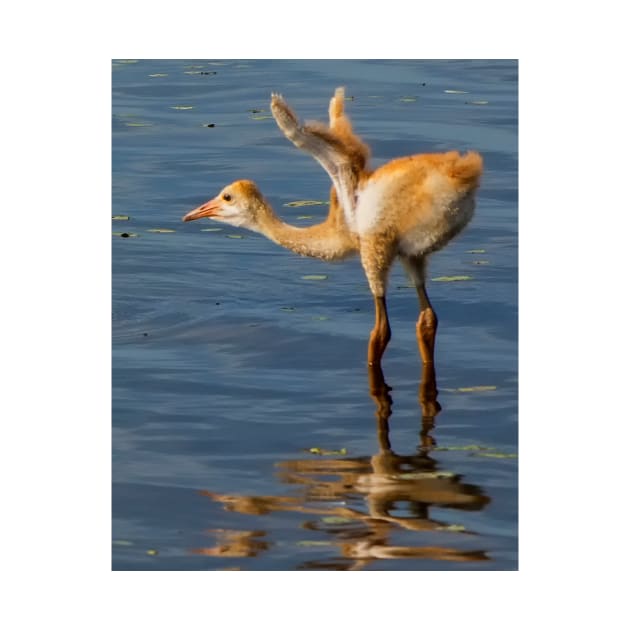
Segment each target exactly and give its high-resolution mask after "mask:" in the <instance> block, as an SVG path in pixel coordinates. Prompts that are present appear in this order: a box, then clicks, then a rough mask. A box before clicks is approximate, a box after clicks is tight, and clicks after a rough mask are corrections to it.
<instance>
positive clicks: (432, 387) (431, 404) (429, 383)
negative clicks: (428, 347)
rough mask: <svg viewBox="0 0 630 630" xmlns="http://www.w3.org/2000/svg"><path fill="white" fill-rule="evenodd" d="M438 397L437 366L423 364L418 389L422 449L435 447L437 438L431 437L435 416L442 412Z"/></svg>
mask: <svg viewBox="0 0 630 630" xmlns="http://www.w3.org/2000/svg"><path fill="white" fill-rule="evenodd" d="M437 395H438V389H437V384H436V381H435V366H434V364H433V363H423V364H422V377H421V379H420V385H419V387H418V401H419V402H420V408H421V409H422V428H421V430H420V445H421V447H422V448H431V447H432V446H435V438H433V436H431V431H432V430H433V428H434V427H435V416H437V414H438V413H440V411H441V410H442V407H441V405H440V403H439V402H438V400H437Z"/></svg>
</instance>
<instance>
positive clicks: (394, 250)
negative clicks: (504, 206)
mask: <svg viewBox="0 0 630 630" xmlns="http://www.w3.org/2000/svg"><path fill="white" fill-rule="evenodd" d="M271 109H272V112H273V114H274V117H275V119H276V122H277V123H278V126H279V127H280V129H281V130H282V131H283V133H284V134H285V136H286V137H287V138H288V139H289V140H291V142H293V143H294V144H295V145H296V146H297V147H299V148H300V149H302V150H304V151H306V152H308V153H309V154H311V155H312V156H313V157H314V158H315V159H316V160H317V161H318V162H320V164H321V165H322V166H323V168H324V169H325V170H326V171H327V172H328V174H329V175H330V177H331V179H332V181H333V187H332V189H331V194H330V211H329V214H328V217H327V218H326V220H325V221H324V222H323V223H320V224H318V225H314V226H310V227H306V228H299V227H295V226H291V225H288V224H286V223H284V222H283V221H282V220H280V219H279V218H278V216H277V215H276V214H275V213H274V211H273V209H272V208H271V206H270V205H269V204H268V203H267V202H266V201H265V199H264V197H263V196H262V194H261V193H260V191H259V190H258V188H257V186H256V185H255V184H254V182H251V181H249V180H239V181H237V182H234V183H232V184H230V185H229V186H227V187H226V188H224V189H223V190H222V191H221V192H220V193H219V195H218V196H217V197H215V198H214V199H212V200H210V201H209V202H207V203H206V204H203V205H202V206H200V207H199V208H197V209H196V210H193V211H192V212H189V213H188V214H187V215H186V216H185V217H184V220H185V221H191V220H194V219H197V218H201V217H210V218H212V219H215V220H217V221H223V222H226V223H230V224H232V225H236V226H240V227H244V228H247V229H250V230H254V231H257V232H260V233H261V234H263V235H265V236H266V237H267V238H269V239H271V240H272V241H274V242H275V243H277V244H279V245H281V246H282V247H285V248H287V249H290V250H292V251H294V252H296V253H298V254H301V255H304V256H312V257H316V258H321V259H324V260H339V259H342V258H346V257H348V256H351V255H353V254H359V255H360V256H361V262H362V264H363V268H364V270H365V273H366V276H367V279H368V283H369V285H370V290H371V291H372V294H373V296H374V301H375V311H376V324H375V327H374V330H373V331H372V335H371V337H370V344H369V347H368V362H369V363H370V364H372V365H377V364H379V363H380V360H381V357H382V355H383V352H384V351H385V347H386V346H387V343H388V341H389V338H390V327H389V322H388V318H387V309H386V306H385V293H386V284H387V275H388V272H389V269H390V267H391V265H392V263H393V261H394V259H395V258H396V257H399V258H400V259H401V261H402V263H403V265H404V266H405V268H406V270H407V272H408V273H409V275H410V277H411V279H412V280H413V282H414V284H415V285H416V288H417V290H418V296H419V298H420V306H421V313H420V318H419V320H418V324H417V329H416V330H417V336H418V344H419V348H420V353H421V355H422V359H423V361H424V362H425V363H430V362H433V346H434V341H435V332H436V328H437V318H436V316H435V313H434V311H433V309H432V308H431V304H430V302H429V299H428V296H427V294H426V290H425V286H424V283H425V269H426V258H427V256H428V255H429V254H431V253H432V252H434V251H436V250H438V249H440V248H442V247H443V246H444V245H446V243H448V242H449V241H450V240H451V239H452V238H453V237H454V236H455V235H457V234H458V233H459V232H460V231H461V230H462V229H463V228H464V227H465V226H466V224H467V223H468V222H469V221H470V219H471V218H472V215H473V211H474V207H475V197H474V196H475V190H476V189H477V187H478V185H479V179H480V177H481V172H482V168H483V166H482V159H481V156H480V155H479V154H478V153H476V152H469V153H467V154H466V155H460V154H459V153H458V152H456V151H450V152H448V153H433V154H418V155H412V156H409V157H403V158H398V159H395V160H392V161H391V162H388V163H387V164H384V165H383V166H381V167H379V168H377V169H376V170H375V171H370V170H368V168H367V160H368V157H369V150H368V148H367V146H366V145H364V144H363V143H362V141H361V140H360V139H359V138H358V137H357V136H356V135H355V134H354V133H353V131H352V127H351V125H350V122H349V121H348V119H347V117H346V116H345V115H344V112H343V90H341V89H338V90H337V91H336V93H335V96H334V97H333V99H332V100H331V103H330V108H329V115H330V124H329V127H325V126H324V125H321V124H319V123H314V124H311V125H306V126H301V125H300V124H299V122H298V120H297V118H296V116H295V114H294V113H293V112H292V111H291V110H290V109H289V107H288V105H287V104H286V103H285V102H284V100H283V99H282V97H280V96H278V95H272V104H271Z"/></svg>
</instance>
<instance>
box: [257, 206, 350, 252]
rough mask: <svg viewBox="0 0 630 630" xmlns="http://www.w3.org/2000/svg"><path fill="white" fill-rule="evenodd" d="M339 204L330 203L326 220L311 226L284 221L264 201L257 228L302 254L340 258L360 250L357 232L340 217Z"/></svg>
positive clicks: (277, 241) (270, 237)
mask: <svg viewBox="0 0 630 630" xmlns="http://www.w3.org/2000/svg"><path fill="white" fill-rule="evenodd" d="M339 214H340V213H339V212H338V208H336V207H331V212H330V213H329V215H328V218H327V219H326V220H325V221H324V222H323V223H318V224H317V225H311V226H309V227H296V226H294V225H289V224H288V223H285V222H284V221H282V220H281V219H280V218H279V217H278V216H277V215H276V214H275V212H274V211H273V209H272V208H271V206H269V204H267V203H264V204H262V205H261V207H260V211H259V212H258V223H257V226H256V229H257V230H258V231H259V232H260V233H261V234H263V235H264V236H266V237H267V238H268V239H270V240H272V241H273V242H274V243H277V244H278V245H280V246H282V247H285V248H286V249H290V250H291V251H292V252H295V253H296V254H300V255H301V256H310V257H312V258H321V259H322V260H340V259H342V258H346V257H348V256H351V255H352V254H355V253H356V252H357V251H358V241H357V239H356V236H354V235H353V234H351V233H350V231H349V230H348V228H347V226H346V224H345V222H344V221H343V220H342V218H341V220H340V217H339Z"/></svg>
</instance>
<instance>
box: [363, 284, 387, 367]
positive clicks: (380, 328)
mask: <svg viewBox="0 0 630 630" xmlns="http://www.w3.org/2000/svg"><path fill="white" fill-rule="evenodd" d="M374 314H375V322H374V328H373V330H372V333H371V334H370V345H369V346H368V365H380V363H381V358H382V357H383V353H384V352H385V348H386V347H387V344H388V343H389V340H390V339H391V336H392V333H391V329H390V327H389V319H388V318H387V305H386V304H385V297H384V296H383V297H377V296H374Z"/></svg>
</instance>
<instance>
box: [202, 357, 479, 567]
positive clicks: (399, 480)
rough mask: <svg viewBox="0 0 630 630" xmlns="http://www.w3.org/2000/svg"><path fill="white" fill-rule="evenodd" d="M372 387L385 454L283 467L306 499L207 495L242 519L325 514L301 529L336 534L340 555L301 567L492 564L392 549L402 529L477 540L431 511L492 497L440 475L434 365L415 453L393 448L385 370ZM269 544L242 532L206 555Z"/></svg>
mask: <svg viewBox="0 0 630 630" xmlns="http://www.w3.org/2000/svg"><path fill="white" fill-rule="evenodd" d="M369 384H370V394H371V396H372V399H373V400H374V403H375V405H376V419H377V439H378V444H379V450H378V452H377V453H376V454H375V455H373V456H372V457H354V458H350V457H344V458H339V459H337V458H335V459H328V458H326V457H323V458H322V457H317V458H309V459H299V460H290V461H284V462H279V463H278V464H277V467H278V469H279V478H280V480H281V481H282V482H284V483H287V484H290V485H291V486H293V487H300V488H302V489H303V491H302V492H300V493H299V494H300V496H295V495H294V496H245V495H227V494H219V493H216V492H209V491H203V492H201V493H200V494H202V495H203V496H205V497H208V498H210V499H212V500H213V501H217V502H219V503H221V504H222V505H223V506H224V507H225V509H226V510H229V511H233V512H238V513H240V514H247V515H253V516H260V517H265V516H266V515H268V514H271V513H274V512H291V513H297V514H309V515H318V516H320V517H321V518H320V519H317V520H314V519H313V520H307V521H305V522H303V523H302V524H301V527H302V528H304V529H307V530H315V531H319V532H323V533H325V534H327V535H328V536H331V537H332V539H333V543H332V544H335V545H336V548H337V549H338V550H339V553H340V554H341V555H340V556H337V557H334V558H327V559H323V560H315V561H309V562H307V563H305V564H304V565H301V567H300V568H319V569H350V570H356V569H361V568H363V567H364V566H366V565H367V564H369V563H370V562H372V561H374V560H378V559H393V558H396V559H403V558H416V559H432V560H444V561H451V562H480V561H485V560H487V559H488V557H487V555H486V553H485V552H484V551H481V550H474V549H473V550H468V549H458V548H455V547H452V546H437V545H426V544H424V545H400V544H398V545H395V544H391V542H390V538H391V537H392V535H393V534H395V533H396V532H399V531H401V530H406V531H408V532H454V533H459V534H460V535H462V536H466V538H468V539H469V541H471V542H472V541H473V540H474V537H473V536H472V532H469V531H462V529H461V527H459V526H457V525H454V524H452V523H448V522H444V521H441V520H436V519H433V518H431V515H430V512H431V509H432V508H433V507H439V508H450V509H455V510H466V511H468V510H481V509H483V508H484V507H485V506H486V505H487V504H488V502H489V501H490V499H489V497H488V496H486V495H485V494H484V493H483V491H482V490H481V489H480V488H479V487H477V486H475V485H472V484H468V483H463V482H462V481H461V476H460V475H457V474H454V473H451V472H448V471H443V470H440V467H439V463H438V462H437V460H435V459H434V458H433V457H431V454H430V452H431V448H432V446H433V441H432V438H431V436H430V432H431V430H432V428H433V426H434V416H435V415H436V414H437V413H438V412H439V404H438V402H437V399H436V396H437V387H436V386H435V370H434V367H433V365H432V364H425V365H424V366H423V369H422V381H421V383H420V387H419V402H420V406H421V409H422V427H421V431H420V444H419V446H418V450H417V452H416V453H413V454H411V455H399V454H397V453H395V452H394V451H393V450H392V448H391V443H390V440H389V424H388V421H389V417H390V415H391V413H392V399H391V396H390V393H389V392H390V388H389V387H388V386H387V384H386V383H385V380H384V378H383V373H382V371H381V369H380V367H374V368H371V369H370V370H369ZM357 498H363V501H364V506H365V507H361V508H359V507H354V505H356V503H357ZM351 506H353V507H351ZM250 533H252V532H250ZM236 534H238V536H237V535H236ZM258 535H260V534H258ZM459 540H460V541H461V539H459ZM423 542H424V539H423ZM466 542H468V541H466ZM265 545H267V543H265V544H264V545H263V544H261V541H260V539H259V538H257V537H256V535H254V534H253V533H252V535H251V536H243V533H242V532H236V533H235V535H234V536H232V537H231V538H229V539H228V540H227V541H226V539H225V535H224V534H221V535H220V536H219V544H218V545H217V546H215V547H210V548H208V549H206V550H205V552H204V553H205V555H215V556H218V555H221V556H226V557H235V556H236V555H239V554H240V555H257V554H258V553H262V552H265V551H267V548H268V545H267V546H265ZM195 553H200V551H199V550H197V551H195Z"/></svg>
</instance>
